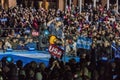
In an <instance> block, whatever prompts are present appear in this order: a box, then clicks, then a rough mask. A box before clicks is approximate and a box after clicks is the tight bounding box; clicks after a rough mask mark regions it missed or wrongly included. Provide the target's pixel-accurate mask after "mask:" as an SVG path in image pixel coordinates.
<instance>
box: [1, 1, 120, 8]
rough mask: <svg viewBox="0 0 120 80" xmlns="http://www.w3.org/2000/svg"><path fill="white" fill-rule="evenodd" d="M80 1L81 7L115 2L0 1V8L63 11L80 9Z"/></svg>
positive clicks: (113, 2)
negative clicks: (72, 6) (68, 8)
mask: <svg viewBox="0 0 120 80" xmlns="http://www.w3.org/2000/svg"><path fill="white" fill-rule="evenodd" d="M80 1H81V2H82V6H84V5H85V4H93V5H94V6H95V5H97V3H101V4H102V6H106V4H107V2H108V1H109V3H110V4H116V1H117V0H0V6H1V7H2V8H4V9H7V8H9V7H14V6H16V5H20V4H22V5H23V6H24V7H30V6H35V7H37V8H40V7H43V8H45V9H49V8H56V9H60V10H65V8H66V6H71V5H74V6H75V7H76V6H78V7H80ZM118 1H119V0H118ZM119 4H120V1H119Z"/></svg>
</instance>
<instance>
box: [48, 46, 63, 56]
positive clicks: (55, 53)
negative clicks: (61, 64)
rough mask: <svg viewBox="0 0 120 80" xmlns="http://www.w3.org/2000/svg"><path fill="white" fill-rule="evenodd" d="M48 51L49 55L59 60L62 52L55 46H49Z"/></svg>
mask: <svg viewBox="0 0 120 80" xmlns="http://www.w3.org/2000/svg"><path fill="white" fill-rule="evenodd" d="M48 50H49V52H50V54H51V55H53V56H55V57H57V58H61V56H62V54H63V50H62V49H60V48H59V47H57V46H55V45H50V46H49V49H48Z"/></svg>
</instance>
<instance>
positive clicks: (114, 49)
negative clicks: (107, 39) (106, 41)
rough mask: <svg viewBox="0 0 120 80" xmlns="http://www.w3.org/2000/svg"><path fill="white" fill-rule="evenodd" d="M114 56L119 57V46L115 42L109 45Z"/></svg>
mask: <svg viewBox="0 0 120 80" xmlns="http://www.w3.org/2000/svg"><path fill="white" fill-rule="evenodd" d="M111 47H112V49H113V51H114V56H115V58H120V46H116V44H112V45H111Z"/></svg>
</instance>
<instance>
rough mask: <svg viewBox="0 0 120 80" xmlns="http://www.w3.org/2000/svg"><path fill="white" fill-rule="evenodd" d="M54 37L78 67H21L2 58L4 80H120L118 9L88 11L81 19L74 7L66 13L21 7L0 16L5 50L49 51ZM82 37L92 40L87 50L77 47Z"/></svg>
mask: <svg viewBox="0 0 120 80" xmlns="http://www.w3.org/2000/svg"><path fill="white" fill-rule="evenodd" d="M46 30H47V31H48V33H47V34H46V33H45V31H46ZM51 35H55V36H56V37H57V38H58V43H59V44H57V45H58V46H63V47H64V51H65V54H66V55H68V56H79V57H80V62H79V63H77V62H76V61H75V60H74V59H71V60H70V61H69V62H68V63H64V62H62V61H59V60H58V59H54V58H53V57H52V58H51V59H50V61H49V65H48V66H45V65H44V64H43V63H40V64H39V65H38V64H37V63H36V62H34V61H33V62H31V63H28V64H26V65H25V66H24V67H23V66H22V62H21V61H18V62H17V63H16V64H14V63H13V62H7V61H6V58H4V59H2V60H1V62H2V64H1V65H2V66H1V69H0V72H1V74H0V79H1V80H120V59H119V58H120V14H119V13H118V12H117V11H116V10H115V8H114V7H112V6H111V7H110V9H109V10H106V8H104V7H102V6H101V5H100V4H99V5H97V7H96V8H93V7H92V6H91V5H85V6H84V7H83V12H82V13H81V14H80V13H79V10H78V8H77V7H74V6H72V7H70V8H69V7H68V8H67V11H61V10H59V9H58V10H56V9H49V10H44V9H43V8H41V9H35V8H31V7H30V8H23V7H22V6H17V7H14V8H12V9H8V10H4V9H3V10H2V11H1V12H0V36H1V37H2V39H1V41H2V46H1V48H2V49H7V48H12V49H19V50H21V49H28V48H32V47H34V48H36V49H38V47H40V49H41V50H45V48H46V47H48V45H49V44H48V42H46V39H48V38H49V36H51ZM36 36H37V37H36ZM79 36H81V37H88V38H90V39H92V45H91V48H90V49H89V50H88V49H83V48H78V47H77V39H78V37H79ZM44 38H45V39H44ZM42 39H43V41H42ZM33 45H34V46H33ZM104 60H105V61H104Z"/></svg>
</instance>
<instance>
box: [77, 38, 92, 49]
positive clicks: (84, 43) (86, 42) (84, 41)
mask: <svg viewBox="0 0 120 80" xmlns="http://www.w3.org/2000/svg"><path fill="white" fill-rule="evenodd" d="M91 45H92V39H91V38H88V37H78V39H77V48H83V49H87V50H90V49H91Z"/></svg>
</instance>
